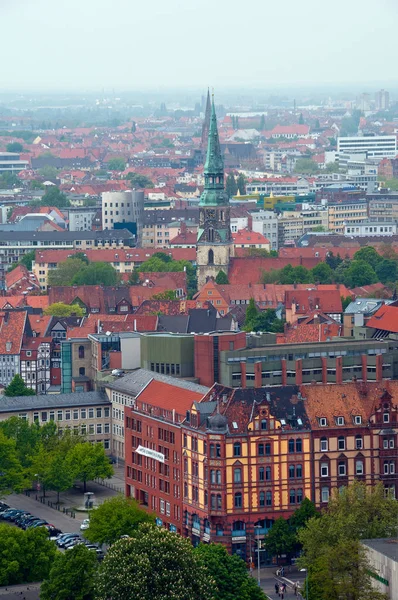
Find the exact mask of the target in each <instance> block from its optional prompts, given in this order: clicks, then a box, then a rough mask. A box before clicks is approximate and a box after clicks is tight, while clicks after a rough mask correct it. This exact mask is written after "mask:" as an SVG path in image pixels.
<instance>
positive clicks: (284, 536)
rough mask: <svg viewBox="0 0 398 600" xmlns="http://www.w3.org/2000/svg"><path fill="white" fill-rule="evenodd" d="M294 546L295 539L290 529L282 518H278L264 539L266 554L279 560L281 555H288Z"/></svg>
mask: <svg viewBox="0 0 398 600" xmlns="http://www.w3.org/2000/svg"><path fill="white" fill-rule="evenodd" d="M295 544H296V539H295V535H294V532H293V530H292V528H291V527H290V525H289V523H288V522H287V521H285V519H284V518H283V517H279V519H277V520H276V521H275V523H274V524H273V525H272V527H271V529H270V530H269V532H268V535H267V537H266V538H265V547H266V549H267V552H269V553H270V554H272V556H276V557H277V558H279V556H280V555H281V554H290V553H291V552H292V551H293V549H294V547H295Z"/></svg>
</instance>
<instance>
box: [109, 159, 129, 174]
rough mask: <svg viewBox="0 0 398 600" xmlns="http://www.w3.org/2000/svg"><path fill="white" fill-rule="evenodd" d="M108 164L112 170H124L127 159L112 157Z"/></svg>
mask: <svg viewBox="0 0 398 600" xmlns="http://www.w3.org/2000/svg"><path fill="white" fill-rule="evenodd" d="M107 166H108V169H109V170H110V171H124V169H125V168H126V161H125V160H124V158H118V157H115V158H111V159H110V160H109V161H108V164H107Z"/></svg>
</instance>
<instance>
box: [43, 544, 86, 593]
mask: <svg viewBox="0 0 398 600" xmlns="http://www.w3.org/2000/svg"><path fill="white" fill-rule="evenodd" d="M97 570H98V561H97V556H96V553H95V551H93V550H89V549H88V548H86V546H84V545H83V544H80V545H78V546H75V547H74V548H72V550H68V552H64V553H62V554H61V553H60V552H58V553H57V556H56V557H55V560H54V563H53V565H52V567H51V570H50V573H49V575H48V578H47V579H45V580H44V581H43V583H42V585H41V589H40V599H41V600H92V599H93V598H94V579H95V576H96V573H97Z"/></svg>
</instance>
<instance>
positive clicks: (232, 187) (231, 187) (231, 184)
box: [225, 173, 238, 198]
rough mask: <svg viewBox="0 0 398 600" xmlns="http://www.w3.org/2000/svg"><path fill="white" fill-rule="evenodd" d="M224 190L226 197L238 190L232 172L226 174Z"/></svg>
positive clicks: (233, 194) (230, 196)
mask: <svg viewBox="0 0 398 600" xmlns="http://www.w3.org/2000/svg"><path fill="white" fill-rule="evenodd" d="M225 191H226V193H227V196H228V198H232V196H235V195H236V193H237V191H238V186H237V183H236V180H235V176H234V174H233V173H229V174H228V175H227V180H226V182H225Z"/></svg>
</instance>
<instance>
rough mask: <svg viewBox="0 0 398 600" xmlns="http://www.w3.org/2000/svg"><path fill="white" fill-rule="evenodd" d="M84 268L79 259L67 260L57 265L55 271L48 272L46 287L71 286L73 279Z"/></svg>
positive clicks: (84, 264)
mask: <svg viewBox="0 0 398 600" xmlns="http://www.w3.org/2000/svg"><path fill="white" fill-rule="evenodd" d="M85 266H86V262H83V261H82V260H81V259H79V258H75V257H72V258H67V259H66V260H65V261H64V262H61V263H59V265H58V266H57V268H56V269H51V270H49V271H48V276H47V280H48V285H50V286H57V285H72V284H73V278H74V277H75V275H77V273H79V272H80V271H81V270H82V269H84V267H85Z"/></svg>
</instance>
